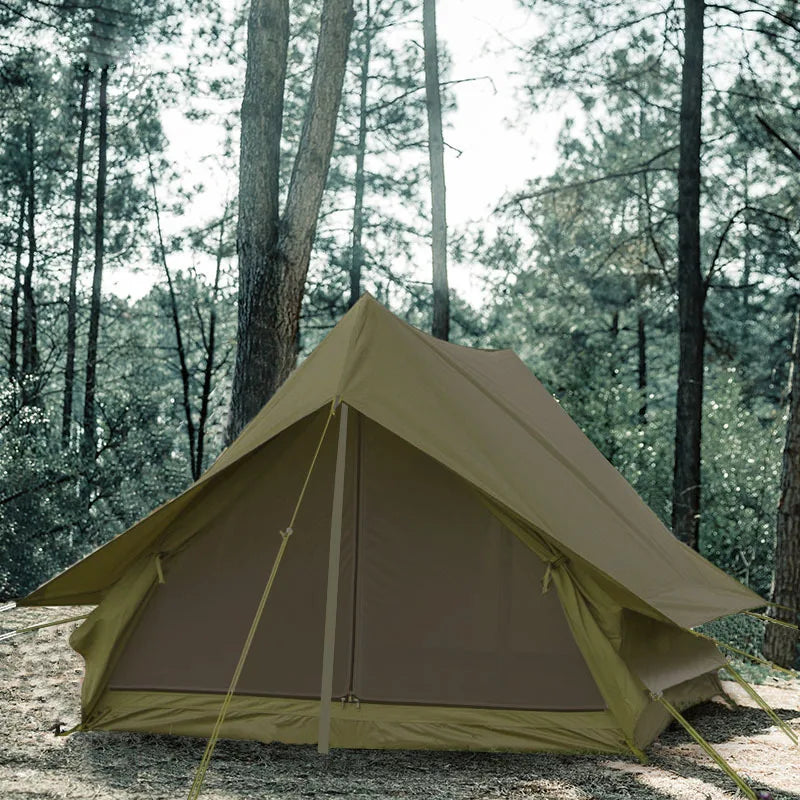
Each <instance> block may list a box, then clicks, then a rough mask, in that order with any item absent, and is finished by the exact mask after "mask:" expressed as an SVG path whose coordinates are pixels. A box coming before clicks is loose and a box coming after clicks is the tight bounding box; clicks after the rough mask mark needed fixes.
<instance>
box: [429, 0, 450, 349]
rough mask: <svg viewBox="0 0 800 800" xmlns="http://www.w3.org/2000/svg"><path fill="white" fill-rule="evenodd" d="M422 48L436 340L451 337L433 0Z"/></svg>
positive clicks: (440, 106) (439, 101)
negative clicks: (426, 118)
mask: <svg viewBox="0 0 800 800" xmlns="http://www.w3.org/2000/svg"><path fill="white" fill-rule="evenodd" d="M422 34H423V42H424V47H425V105H426V108H427V111H428V156H429V159H430V169H431V227H432V232H431V233H432V235H431V238H432V251H433V325H432V328H431V332H432V333H433V335H434V336H436V337H438V338H439V339H444V340H445V341H447V339H448V338H449V336H450V291H449V288H448V285H447V202H446V197H445V182H444V135H443V133H442V98H441V93H440V91H439V52H438V47H437V44H436V0H423V2H422Z"/></svg>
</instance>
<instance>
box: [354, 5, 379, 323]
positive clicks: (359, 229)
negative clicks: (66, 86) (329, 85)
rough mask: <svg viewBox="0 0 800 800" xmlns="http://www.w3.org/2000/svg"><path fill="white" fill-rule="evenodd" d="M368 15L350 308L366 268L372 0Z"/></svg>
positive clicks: (357, 294)
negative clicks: (365, 220)
mask: <svg viewBox="0 0 800 800" xmlns="http://www.w3.org/2000/svg"><path fill="white" fill-rule="evenodd" d="M366 3H367V5H366V8H367V15H366V20H365V22H364V48H363V52H362V54H361V82H360V87H359V88H360V92H359V109H358V145H357V148H356V177H355V203H354V204H353V234H352V245H351V248H350V298H349V300H348V302H347V307H348V308H352V307H353V306H354V305H355V304H356V301H357V300H358V298H359V297H360V296H361V273H362V271H363V269H364V247H363V244H362V236H363V231H364V187H365V185H366V180H365V177H364V160H365V158H366V154H367V90H368V88H369V62H370V57H371V54H372V37H373V35H374V33H373V30H372V12H371V7H370V0H366Z"/></svg>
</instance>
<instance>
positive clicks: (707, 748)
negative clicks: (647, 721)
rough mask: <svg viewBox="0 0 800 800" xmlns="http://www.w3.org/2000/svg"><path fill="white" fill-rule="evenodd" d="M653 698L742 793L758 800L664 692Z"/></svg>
mask: <svg viewBox="0 0 800 800" xmlns="http://www.w3.org/2000/svg"><path fill="white" fill-rule="evenodd" d="M651 697H652V698H653V700H656V701H658V702H659V703H661V705H662V706H664V708H666V709H667V711H668V712H669V713H670V714H671V715H672V716H673V717H674V718H675V720H676V721H677V722H679V723H680V724H681V725H682V726H683V728H684V729H685V730H686V732H687V733H688V734H689V736H691V737H692V739H694V740H695V741H696V742H697V744H699V745H700V747H702V748H703V750H705V752H706V754H707V755H708V756H709V758H711V759H712V760H713V761H715V762H716V764H717V766H719V768H720V769H721V770H722V771H723V772H724V773H725V774H726V775H727V776H728V777H729V778H730V779H731V780H732V781H733V782H734V783H735V784H736V785H737V786H738V787H739V788H740V789H741V790H742V793H743V794H744V795H745V797H749V798H750V800H758V796H757V795H756V793H755V792H754V791H753V790H752V789H751V788H750V787H749V786H748V785H747V784H746V783H745V781H744V779H743V778H742V777H741V776H740V775H739V773H738V772H736V770H735V769H734V768H733V767H732V766H731V765H730V764H729V763H728V762H727V761H726V760H725V759H724V758H723V757H722V756H721V755H720V754H719V752H717V750H716V749H715V748H714V747H713V746H712V745H711V744H710V743H709V742H708V741H706V739H704V738H703V736H702V735H701V734H700V733H699V732H698V731H697V729H696V728H695V727H694V726H693V725H692V724H691V723H690V722H689V720H688V719H686V717H684V716H683V714H681V712H680V711H678V709H677V708H675V706H674V705H672V703H670V702H669V700H667V698H666V697H664V696H663V695H662V694H651Z"/></svg>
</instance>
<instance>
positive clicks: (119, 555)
mask: <svg viewBox="0 0 800 800" xmlns="http://www.w3.org/2000/svg"><path fill="white" fill-rule="evenodd" d="M334 402H344V403H346V404H347V405H348V406H349V407H350V408H351V409H352V410H353V412H354V413H353V419H354V423H355V424H353V425H352V429H351V430H350V431H349V434H348V442H347V463H346V473H345V474H346V481H345V497H346V499H345V504H344V516H343V536H342V550H341V559H340V568H339V582H340V591H339V606H338V608H337V614H336V616H337V635H336V650H335V657H334V690H333V693H334V696H337V697H338V696H344V695H345V694H347V693H358V692H360V693H361V696H362V697H363V700H364V702H362V703H360V704H359V706H360V707H361V708H362V709H367V710H368V711H367V713H365V714H364V715H363V716H361V717H358V716H355V717H353V716H350V714H351V709H350V705H351V704H345V707H343V708H342V710H341V712H339V711H337V712H335V714H334V718H333V724H332V743H333V744H334V745H335V746H365V747H383V746H420V747H433V748H438V747H443V748H448V747H459V748H467V749H470V748H473V747H475V748H479V749H495V748H496V749H523V750H524V749H556V750H582V749H587V750H592V749H601V750H612V751H615V752H616V751H620V750H621V749H625V748H628V749H634V750H635V748H637V747H639V746H641V743H642V742H646V741H649V739H648V737H649V736H651V734H652V735H656V734H657V732H658V730H659V726H660V725H661V724H662V723H663V715H662V713H661V712H660V711H657V710H654V709H653V705H654V704H653V702H652V701H651V699H650V692H659V691H664V692H665V694H666V693H667V692H673V693H675V692H679V694H678V695H676V697H677V699H679V700H680V699H681V698H696V699H705V698H706V697H709V696H711V694H709V692H710V693H714V692H715V691H716V689H717V687H718V683H716V684H715V678H714V673H715V671H716V669H717V668H718V666H719V665H720V663H722V662H721V659H720V657H719V655H718V653H717V652H716V649H715V648H714V647H713V645H711V644H710V643H709V642H705V641H702V640H699V639H697V638H696V637H694V636H692V634H691V633H689V632H688V631H687V630H686V628H688V627H691V626H694V625H697V624H699V623H701V622H704V621H707V620H710V619H713V618H716V617H718V616H721V615H724V614H729V613H733V612H735V611H739V610H742V609H744V608H752V607H757V606H759V605H762V604H763V601H762V600H761V599H760V598H758V596H757V595H755V594H753V593H752V592H750V590H748V589H746V588H745V587H743V586H741V585H740V584H739V583H738V582H736V581H735V580H733V579H731V578H730V577H728V576H727V575H725V574H724V573H723V572H721V571H720V570H718V569H717V568H715V567H713V566H712V565H711V564H710V563H709V562H707V561H706V560H705V559H703V558H702V557H700V556H699V555H698V554H697V553H695V552H694V551H692V550H690V549H689V548H687V547H685V546H684V545H682V544H680V543H679V542H678V541H677V540H676V539H675V538H674V537H673V536H672V535H671V534H670V533H669V531H667V530H666V528H664V526H663V525H662V524H661V523H660V522H659V521H658V519H657V518H656V517H655V515H654V514H653V513H652V512H651V511H650V510H649V509H648V508H647V506H646V505H645V504H644V503H643V501H642V500H641V499H640V498H639V497H638V495H636V493H635V492H634V491H633V489H632V488H631V487H630V486H629V484H627V482H626V481H625V480H624V479H623V478H622V477H621V476H620V475H619V473H617V472H616V470H615V469H614V468H613V467H612V466H611V465H610V464H609V463H608V462H607V461H606V460H605V459H604V458H603V457H602V456H601V455H600V453H599V452H598V451H597V450H596V449H595V448H594V447H593V446H592V445H591V443H590V442H589V440H588V439H587V438H586V437H585V436H584V435H583V434H582V433H581V432H580V430H579V429H578V428H577V426H576V425H575V424H574V423H573V422H572V421H571V420H570V419H569V417H568V416H567V415H566V414H565V413H564V412H563V410H562V409H561V408H560V406H559V405H558V403H557V402H556V401H555V400H554V399H553V398H552V397H551V396H550V395H549V393H548V392H547V391H546V390H545V389H544V387H542V386H541V384H540V383H539V382H538V381H536V379H535V378H534V377H533V376H532V375H531V374H530V372H529V371H528V370H527V369H526V368H525V367H524V365H523V364H522V362H520V361H519V359H517V358H516V356H514V355H513V354H512V353H510V352H508V351H499V352H496V351H480V350H472V349H469V348H462V347H458V346H456V345H452V344H447V343H443V342H440V341H438V340H435V339H432V338H431V337H429V336H427V335H425V334H422V333H421V332H419V331H417V330H416V329H414V328H412V327H411V326H408V325H406V324H405V323H403V322H402V321H400V320H398V319H397V318H396V317H394V316H393V315H391V314H390V313H389V312H387V311H386V310H385V309H383V308H382V307H381V306H380V305H379V304H378V303H376V302H375V301H374V300H372V299H371V298H369V297H367V298H364V299H362V300H361V301H360V302H359V303H358V304H357V306H356V307H355V308H354V309H353V310H351V312H349V314H348V315H346V316H345V318H344V319H343V320H342V322H341V323H340V324H339V325H338V326H337V327H336V328H335V329H334V330H333V331H332V333H331V334H330V335H329V336H328V337H327V338H326V339H325V340H324V342H323V343H322V344H321V345H320V346H319V347H318V348H317V349H316V350H315V351H314V353H312V355H311V356H309V358H308V359H307V360H306V361H305V362H304V363H303V365H302V366H301V367H300V368H299V369H297V370H296V371H295V372H294V373H293V375H292V376H291V377H290V378H289V380H288V381H287V382H286V383H285V384H284V386H283V387H282V388H281V389H280V390H279V391H278V392H277V393H276V395H275V396H274V397H273V399H272V400H271V401H270V402H269V403H268V404H267V405H266V406H265V408H264V409H263V410H262V412H261V413H260V414H259V415H257V417H256V418H255V419H254V420H253V421H252V422H251V424H250V425H249V426H248V427H247V428H246V429H245V430H244V431H243V433H242V434H241V436H240V437H239V438H238V439H237V440H236V441H235V442H234V443H233V444H232V445H231V446H230V447H229V448H228V449H227V450H226V451H225V452H224V453H223V454H222V455H221V456H220V458H219V459H218V460H217V462H216V463H215V464H214V466H213V467H212V468H211V469H209V470H208V471H207V472H206V473H205V474H204V475H203V476H202V477H201V479H200V480H199V481H198V482H197V483H195V484H194V485H193V486H192V487H190V488H189V489H188V490H187V491H186V492H184V493H183V494H182V495H180V496H179V497H178V498H176V499H175V500H173V501H171V502H170V503H167V504H165V505H164V506H162V507H161V508H160V509H157V510H156V511H155V512H153V513H152V514H151V515H149V516H148V517H147V518H145V519H144V520H142V521H141V522H140V523H138V524H137V525H135V526H134V527H133V528H131V529H130V530H129V531H127V532H126V533H124V534H122V535H121V536H119V537H117V538H116V539H114V540H112V541H111V542H110V543H108V544H107V545H105V546H104V547H102V548H100V549H98V550H97V551H95V553H93V554H92V555H90V556H88V557H87V558H86V559H84V560H82V561H81V562H78V564H76V565H74V566H73V567H71V568H70V569H68V570H67V571H65V572H64V573H62V574H61V575H60V576H58V577H56V578H55V579H53V580H52V581H50V582H48V583H46V584H44V585H43V586H42V587H40V588H39V589H37V590H36V591H35V592H33V593H32V594H31V595H30V596H29V597H27V598H25V599H24V600H23V601H22V604H26V605H57V604H81V603H84V604H96V603H99V605H98V606H97V608H96V609H95V610H94V611H93V612H92V614H90V616H89V618H88V619H87V620H86V622H85V623H84V624H83V625H82V626H81V627H80V628H79V629H78V630H77V631H76V632H75V634H73V637H72V639H71V643H72V645H73V647H75V649H76V650H78V652H80V653H81V654H82V655H83V656H84V659H85V662H86V679H85V681H84V685H83V690H82V692H83V694H82V709H83V723H84V727H85V728H87V729H125V730H153V731H161V730H165V726H166V727H169V728H170V730H174V732H181V733H201V734H202V733H203V732H205V733H207V732H208V730H210V727H211V725H210V724H209V725H208V728H207V729H203V728H202V725H204V724H205V723H206V722H208V721H209V720H210V719H211V720H212V721H213V715H214V714H215V713H216V712H215V711H212V708H213V707H214V703H215V702H216V703H219V700H220V697H221V694H223V693H224V692H225V690H226V689H227V682H228V681H229V679H230V675H231V673H232V672H233V667H234V665H235V662H236V659H237V658H238V654H239V647H240V644H239V643H240V642H241V641H242V640H243V638H244V634H245V633H246V630H247V628H248V627H249V624H250V616H249V614H251V613H252V610H251V611H248V609H252V608H254V606H255V604H256V601H257V598H258V596H259V594H260V591H261V589H262V588H263V583H264V580H265V578H266V575H265V572H264V571H265V569H268V565H269V564H270V563H271V560H272V557H273V555H274V553H275V551H276V550H277V547H278V544H279V538H278V535H277V534H278V531H279V530H281V528H282V527H283V526H284V525H285V524H286V522H287V521H288V519H289V517H290V514H291V509H292V507H293V504H294V502H295V500H296V498H297V495H298V491H299V487H300V484H301V483H302V481H303V479H304V477H305V473H306V470H307V469H308V465H309V464H310V463H311V460H312V455H313V452H314V449H315V447H316V444H317V442H318V441H319V437H320V435H321V433H322V430H323V426H324V424H325V420H326V419H327V416H328V408H329V407H330V404H331V403H334ZM333 427H334V426H332V428H333ZM335 441H336V436H335V430H332V431H331V432H330V433H329V434H328V437H327V439H326V440H325V441H324V442H323V446H322V449H321V451H320V455H319V459H318V463H317V466H316V467H315V472H314V473H313V475H312V478H311V481H310V483H309V489H308V493H307V496H306V499H305V501H304V503H303V505H302V507H301V509H300V514H299V516H298V519H297V523H296V525H295V528H296V531H295V534H294V536H293V537H292V540H291V541H290V543H289V548H288V549H287V555H286V560H285V562H284V564H283V566H282V568H281V569H282V573H281V575H282V577H281V578H280V579H279V580H278V581H277V582H276V584H275V589H274V595H273V596H272V597H271V598H270V602H269V604H268V606H267V610H266V612H265V617H264V619H263V620H262V625H261V626H260V628H259V633H258V635H257V637H256V639H255V640H254V646H253V649H252V650H251V654H250V656H249V658H248V661H247V663H246V665H245V670H244V672H243V674H242V679H241V681H242V682H241V684H240V691H239V694H238V695H237V696H236V697H235V698H234V705H233V717H232V719H231V723H230V724H231V725H232V726H233V727H231V728H230V731H231V735H236V736H238V735H242V736H246V738H257V739H263V740H264V741H268V740H271V739H279V740H280V741H316V738H315V737H316V730H315V729H314V731H313V733H312V730H311V729H312V727H314V728H315V725H312V723H311V722H310V721H309V720H311V719H312V718H313V717H314V714H318V703H319V678H320V664H321V660H322V639H323V636H322V630H323V619H324V595H325V583H326V574H327V570H326V567H327V545H328V537H329V531H330V509H331V500H332V486H333V471H334V463H335V458H336V452H335ZM162 577H163V578H165V582H164V583H162ZM648 642H652V643H653V645H654V647H653V648H648V646H647V643H648ZM420 665H422V667H421V666H420ZM556 678H560V679H561V680H560V681H559V680H557V679H556ZM680 687H683V689H680ZM188 698H193V699H191V700H189V699H188ZM214 698H216V700H215V699H214ZM315 704H316V705H315ZM217 708H218V706H217ZM334 708H335V709H336V708H338V704H336V703H335V704H334ZM659 708H660V706H659ZM237 709H238V711H237ZM409 709H413V711H412V710H409ZM170 714H171V715H172V716H171V717H170ZM515 715H516V716H515ZM170 720H171V721H170ZM515 720H516V721H515ZM125 726H128V727H125ZM170 726H171V727H170ZM525 726H527V728H525ZM523 729H526V730H527V733H525V732H524V731H523ZM392 731H395V735H394V737H393V734H392ZM569 731H572V734H570V733H569ZM654 731H655V733H653V732H654ZM223 735H225V734H223ZM312 736H313V737H314V738H309V737H312ZM348 742H349V743H352V744H346V743H348ZM337 743H338V744H337ZM343 743H344V744H343ZM398 743H405V744H398Z"/></svg>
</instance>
